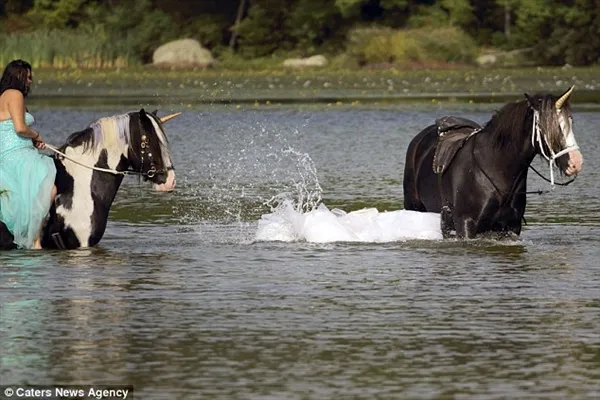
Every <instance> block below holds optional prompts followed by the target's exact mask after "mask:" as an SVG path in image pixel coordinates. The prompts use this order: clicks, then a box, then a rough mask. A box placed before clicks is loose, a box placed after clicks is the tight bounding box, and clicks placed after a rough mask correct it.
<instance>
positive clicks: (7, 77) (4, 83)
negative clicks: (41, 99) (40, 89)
mask: <svg viewBox="0 0 600 400" xmlns="http://www.w3.org/2000/svg"><path fill="white" fill-rule="evenodd" d="M30 71H31V64H29V63H28V62H27V61H23V60H13V61H11V62H9V63H8V65H6V68H4V73H3V74H2V78H0V95H1V94H2V93H4V92H5V91H6V90H8V89H16V90H18V91H19V92H21V93H23V97H27V94H29V86H28V85H27V74H29V72H30Z"/></svg>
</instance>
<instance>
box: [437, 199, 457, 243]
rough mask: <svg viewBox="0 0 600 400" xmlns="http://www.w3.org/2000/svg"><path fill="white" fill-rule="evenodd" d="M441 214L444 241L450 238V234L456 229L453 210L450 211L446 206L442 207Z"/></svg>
mask: <svg viewBox="0 0 600 400" xmlns="http://www.w3.org/2000/svg"><path fill="white" fill-rule="evenodd" d="M440 214H441V215H440V220H441V228H442V236H443V237H444V239H447V238H449V237H450V233H451V232H452V231H453V230H454V229H455V228H454V218H453V217H452V210H450V206H447V205H446V206H444V207H442V210H441V212H440Z"/></svg>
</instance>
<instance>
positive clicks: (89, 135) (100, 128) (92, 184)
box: [0, 109, 178, 249]
mask: <svg viewBox="0 0 600 400" xmlns="http://www.w3.org/2000/svg"><path fill="white" fill-rule="evenodd" d="M176 115H178V114H175V115H171V116H168V117H163V118H162V119H161V118H159V117H157V116H156V112H154V113H146V112H145V111H144V109H142V110H140V111H139V112H131V113H128V114H123V115H117V116H112V117H107V118H102V119H99V120H98V121H96V122H94V123H92V124H91V125H90V126H88V127H87V128H86V129H84V130H82V131H80V132H75V133H73V134H71V135H70V136H69V137H68V138H67V141H66V143H65V144H63V145H62V146H61V147H59V148H58V149H55V151H56V154H55V156H54V164H55V165H56V180H55V184H56V188H57V195H56V198H55V200H54V204H53V205H52V206H51V208H50V213H49V216H48V219H47V222H46V224H45V225H44V228H43V233H42V247H43V248H58V249H76V248H80V247H92V246H95V245H97V244H98V242H100V239H102V236H103V235H104V231H105V229H106V223H107V221H108V214H109V211H110V207H111V205H112V202H113V200H114V199H115V196H116V194H117V191H118V190H119V186H120V185H121V182H122V181H123V177H124V176H125V175H126V174H135V175H139V176H142V177H143V179H144V180H145V181H150V182H152V183H153V184H154V188H155V190H158V191H172V190H173V189H174V188H175V170H174V167H173V160H172V158H171V151H170V148H169V142H168V140H167V136H166V135H165V132H164V130H163V127H162V124H163V123H164V122H166V121H168V120H169V119H171V118H173V117H174V116H176ZM12 239H13V237H12V234H11V233H10V232H9V231H8V230H7V229H6V226H5V225H4V224H3V223H2V222H1V221H0V249H12V248H15V247H16V246H15V245H14V243H13V242H12Z"/></svg>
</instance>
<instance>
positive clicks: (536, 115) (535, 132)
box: [531, 110, 579, 189]
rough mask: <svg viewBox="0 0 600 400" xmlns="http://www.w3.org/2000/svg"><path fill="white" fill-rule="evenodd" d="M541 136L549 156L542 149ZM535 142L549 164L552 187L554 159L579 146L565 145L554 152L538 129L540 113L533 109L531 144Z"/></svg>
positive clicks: (577, 148)
mask: <svg viewBox="0 0 600 400" xmlns="http://www.w3.org/2000/svg"><path fill="white" fill-rule="evenodd" d="M561 129H562V128H561ZM542 138H543V140H544V143H545V144H546V146H547V147H548V149H549V150H550V156H548V155H547V154H546V152H545V151H544V146H543V144H542ZM536 142H537V144H538V147H539V149H540V154H541V156H542V157H544V158H545V159H546V160H547V161H548V163H549V165H550V186H552V189H554V167H555V166H556V159H557V158H558V157H560V156H562V155H564V154H567V153H568V152H571V151H574V150H579V146H577V145H574V146H567V147H566V148H564V149H563V150H561V151H559V152H558V153H554V150H552V147H551V146H550V144H549V143H548V138H547V137H546V135H545V134H543V133H542V131H541V129H540V113H539V112H538V111H537V110H533V126H532V129H531V144H532V145H533V147H535V144H536Z"/></svg>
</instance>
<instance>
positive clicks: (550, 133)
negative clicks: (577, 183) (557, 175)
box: [525, 86, 583, 175]
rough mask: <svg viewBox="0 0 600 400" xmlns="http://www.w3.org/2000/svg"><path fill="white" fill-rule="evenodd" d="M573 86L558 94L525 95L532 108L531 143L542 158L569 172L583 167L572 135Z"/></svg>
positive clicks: (573, 172) (571, 173)
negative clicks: (571, 101)
mask: <svg viewBox="0 0 600 400" xmlns="http://www.w3.org/2000/svg"><path fill="white" fill-rule="evenodd" d="M573 89H574V87H573V86H571V87H570V88H569V89H568V90H567V91H566V92H565V93H563V94H562V95H560V96H559V97H555V96H552V95H550V94H545V95H535V96H529V95H528V94H525V98H526V100H527V104H528V106H529V107H530V108H531V109H532V110H533V122H532V133H531V140H532V144H533V145H534V146H535V148H536V150H537V152H538V153H539V154H540V155H541V156H542V157H544V158H545V159H546V160H547V161H548V162H550V163H553V162H556V165H557V166H558V167H559V169H560V171H561V172H562V173H564V174H566V175H574V174H576V173H578V172H580V171H581V169H582V166H583V156H582V155H581V152H580V151H579V146H577V141H576V140H575V135H574V134H573V115H572V113H571V107H570V105H569V97H570V96H571V93H572V92H573Z"/></svg>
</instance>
